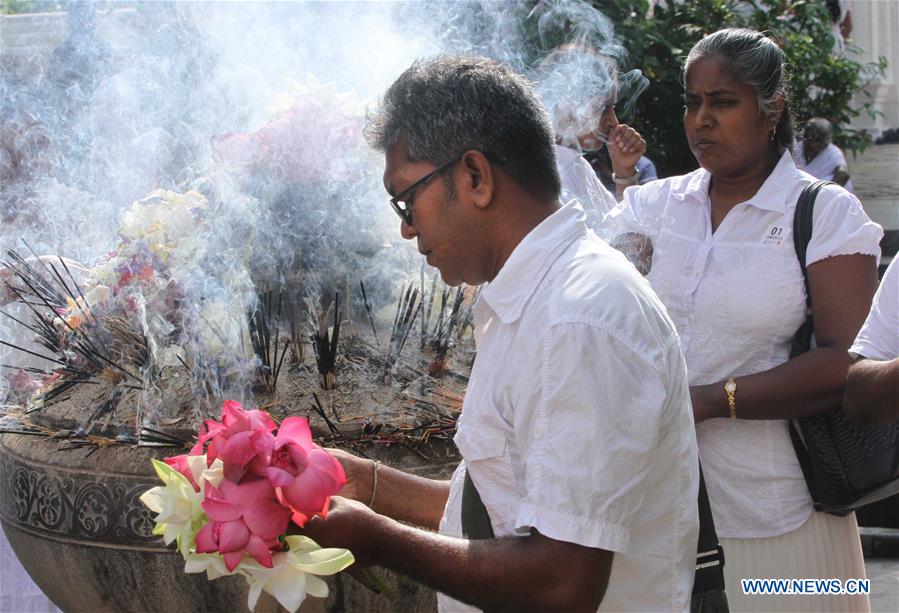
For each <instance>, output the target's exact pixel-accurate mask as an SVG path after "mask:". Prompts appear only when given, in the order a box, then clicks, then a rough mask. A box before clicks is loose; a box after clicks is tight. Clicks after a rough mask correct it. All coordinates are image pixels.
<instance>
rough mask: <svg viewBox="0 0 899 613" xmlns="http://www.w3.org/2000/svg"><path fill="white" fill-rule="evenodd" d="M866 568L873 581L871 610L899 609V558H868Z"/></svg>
mask: <svg viewBox="0 0 899 613" xmlns="http://www.w3.org/2000/svg"><path fill="white" fill-rule="evenodd" d="M865 570H866V571H867V573H868V579H869V580H870V581H871V595H870V598H871V610H872V611H876V612H877V613H881V612H882V613H896V611H899V558H868V559H867V560H865Z"/></svg>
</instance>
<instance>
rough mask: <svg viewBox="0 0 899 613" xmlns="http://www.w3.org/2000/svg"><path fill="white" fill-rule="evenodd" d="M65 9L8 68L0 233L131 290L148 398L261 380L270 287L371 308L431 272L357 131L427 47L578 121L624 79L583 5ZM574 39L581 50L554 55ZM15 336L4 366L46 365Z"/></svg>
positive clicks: (114, 288)
mask: <svg viewBox="0 0 899 613" xmlns="http://www.w3.org/2000/svg"><path fill="white" fill-rule="evenodd" d="M66 7H67V12H66V13H65V15H64V16H63V15H57V16H56V17H53V16H51V17H48V19H56V20H57V21H59V20H62V21H64V22H65V28H64V30H65V35H64V38H63V40H62V41H61V43H60V44H59V45H57V46H56V47H55V48H54V49H53V51H52V53H50V54H49V55H48V56H47V57H46V58H45V59H44V61H43V62H42V63H41V64H40V70H33V69H29V68H28V65H26V64H20V65H16V64H15V63H14V62H13V61H12V60H11V59H10V58H14V56H10V55H9V54H7V53H4V55H5V56H6V58H7V59H6V60H5V61H4V62H3V63H2V64H0V84H2V89H3V99H4V100H5V104H4V105H3V107H2V109H0V135H2V146H0V213H2V229H0V247H2V252H3V256H4V258H5V257H6V251H7V250H8V249H15V250H16V251H18V252H20V253H22V254H23V255H26V256H27V255H30V252H29V248H27V247H26V246H25V245H24V243H22V242H21V241H20V239H24V240H25V241H27V243H28V245H29V246H30V248H31V249H33V251H34V252H35V253H37V254H40V255H44V254H53V255H60V256H65V257H67V258H71V259H73V260H76V261H79V262H81V263H82V264H83V265H84V266H86V267H88V268H90V269H91V271H92V272H91V274H89V275H87V278H84V279H82V281H83V282H84V283H85V284H93V285H97V286H98V287H99V288H105V289H103V290H101V291H100V293H99V294H95V295H97V296H102V297H103V299H105V300H112V301H119V303H120V304H124V305H126V306H127V309H128V311H129V312H130V313H132V315H133V317H134V320H135V321H136V322H138V325H139V326H140V328H141V331H142V332H143V334H145V336H146V337H147V342H148V351H149V352H150V354H151V355H152V360H151V362H152V363H153V364H154V366H152V367H148V369H147V372H144V373H142V375H143V376H144V377H145V389H146V390H147V391H146V394H145V396H146V397H145V401H146V403H147V405H148V406H155V407H160V406H163V405H166V404H167V403H173V404H175V405H178V404H179V402H180V403H183V402H184V401H183V400H181V401H176V400H175V399H172V398H167V397H166V393H167V392H165V391H162V390H158V389H157V388H156V387H155V386H154V385H153V376H154V375H153V372H152V371H153V369H154V368H155V369H159V368H163V367H165V366H167V365H174V364H177V363H178V362H187V363H188V364H190V365H191V367H192V368H197V369H205V372H207V373H215V376H211V378H209V379H207V385H205V386H199V387H198V388H196V389H194V390H193V393H195V394H197V395H198V396H202V395H203V394H206V395H209V394H212V395H217V396H224V395H227V396H229V397H232V398H235V399H238V400H243V399H246V398H247V397H248V395H249V394H250V382H251V380H252V373H253V367H254V365H253V363H252V359H250V358H248V357H247V351H248V350H247V348H246V347H242V345H241V338H242V334H243V333H242V330H243V329H244V326H245V325H246V313H247V311H248V310H251V309H253V308H255V307H256V305H257V304H258V294H259V292H264V291H267V290H271V291H273V292H284V293H286V294H289V295H291V296H292V299H293V300H294V301H296V302H300V301H302V300H304V299H306V298H310V297H311V298H312V299H314V300H322V298H323V297H326V296H328V297H333V295H334V293H335V292H340V293H341V294H342V295H343V296H344V299H343V301H342V302H343V303H344V304H346V305H347V307H346V308H348V309H349V310H350V313H349V315H353V310H354V309H355V310H356V314H357V315H358V312H359V304H360V303H361V296H359V295H357V292H356V288H358V286H359V282H360V281H363V282H364V284H365V286H366V288H367V289H368V292H369V296H368V297H369V299H370V300H371V301H372V303H374V306H375V310H376V311H377V310H378V309H379V308H382V307H384V306H385V305H387V304H388V303H390V302H392V301H393V300H394V296H395V291H396V289H397V288H398V287H399V286H400V284H401V283H402V282H403V281H405V280H407V279H409V278H410V276H411V275H415V276H417V274H418V269H419V266H420V265H421V264H420V260H419V258H418V254H417V253H415V251H414V249H412V248H410V247H409V246H407V245H406V244H404V242H403V241H402V240H401V239H400V237H399V233H398V226H399V221H398V219H397V218H396V217H395V216H394V214H393V212H392V211H391V210H390V207H389V206H388V205H387V203H386V194H385V192H384V188H383V185H382V183H381V173H382V170H383V163H382V160H381V159H380V157H379V155H377V154H375V153H373V152H372V151H370V150H369V149H368V148H367V147H366V145H365V143H364V141H363V139H362V136H361V130H362V126H363V125H364V113H365V109H366V107H367V106H368V105H370V104H371V103H372V102H373V101H374V100H375V99H376V97H377V96H378V95H379V94H380V93H381V92H382V91H383V90H384V89H385V88H386V87H387V86H388V85H389V84H390V83H391V82H392V80H393V79H394V78H396V76H398V75H399V74H400V72H401V71H402V70H404V69H405V68H406V67H408V65H409V64H410V63H411V62H412V61H413V60H415V59H417V58H420V57H425V56H431V55H434V54H437V53H475V54H483V55H487V56H490V57H494V58H496V59H498V60H501V61H504V62H506V63H508V64H509V65H511V66H512V67H514V68H515V69H516V70H518V71H520V72H521V73H523V74H525V75H527V76H529V77H530V78H531V79H533V80H535V81H539V82H540V87H539V92H540V94H541V96H542V97H543V99H544V101H545V103H546V105H547V107H548V108H549V109H551V110H552V111H553V113H554V115H556V116H557V117H561V116H562V115H565V114H567V115H569V116H571V117H574V124H575V126H576V127H574V128H571V129H580V127H577V124H579V123H587V122H589V121H590V111H591V109H593V107H594V106H595V103H596V101H597V100H599V99H603V100H605V99H608V98H610V97H614V96H615V95H616V92H619V91H620V81H616V79H615V77H614V70H609V67H610V66H611V67H612V68H614V66H615V62H618V61H619V60H620V59H621V57H622V49H621V46H620V44H619V43H618V42H617V41H616V40H615V38H614V33H613V31H612V27H611V24H610V23H609V22H608V21H607V20H606V19H605V18H604V17H603V16H602V15H601V14H600V13H599V12H597V11H596V10H595V9H593V8H591V7H590V6H589V5H587V4H586V3H585V2H582V1H580V0H564V1H563V0H553V1H545V2H540V3H534V2H525V1H516V2H491V1H489V0H482V1H479V2H456V3H453V2H410V3H379V2H365V3H324V2H323V3H313V2H309V3H305V2H303V3H300V2H296V3H295V2H233V3H222V2H215V3H207V2H135V3H128V4H127V5H122V4H118V3H116V2H103V3H100V2H87V1H83V0H78V1H75V0H73V1H71V2H69V3H67V4H66ZM3 20H4V22H3V28H4V30H5V31H6V30H8V29H9V28H15V27H24V26H23V25H22V24H24V23H25V20H26V18H24V17H19V16H4V17H3ZM560 48H567V49H568V52H567V54H566V58H567V59H566V61H562V62H559V61H557V59H558V58H555V59H554V58H553V57H552V56H550V54H551V53H552V52H553V51H554V50H558V49H560ZM547 56H550V59H546V58H547ZM597 58H601V59H599V60H598V59H597ZM609 61H611V64H610V63H608V62H609ZM598 66H600V67H603V66H604V67H605V71H603V70H598V69H597V67H598ZM557 125H558V124H557ZM560 137H564V135H563V134H561V133H560ZM156 190H164V191H156ZM104 292H107V293H104ZM347 296H348V298H347ZM329 299H330V298H329ZM354 305H355V306H354ZM322 306H323V307H324V308H325V309H327V304H326V303H325V302H323V303H322ZM13 312H15V313H19V315H22V314H23V311H21V310H19V307H16V308H15V309H13ZM15 328H16V324H13V323H12V322H11V321H9V320H7V319H5V318H4V320H3V321H2V323H0V338H3V339H11V338H13V339H14V338H18V339H21V338H22V337H23V333H22V331H21V330H17V329H15ZM12 353H15V352H11V351H9V350H8V348H6V347H2V348H0V358H2V359H0V361H2V362H3V363H5V364H10V363H12V364H17V365H28V364H37V363H38V362H39V361H37V362H36V361H35V360H34V359H31V358H28V357H27V356H21V355H11V354H12ZM10 372H11V371H9V370H7V369H4V373H10ZM209 381H212V389H209V385H208V383H209ZM201 388H202V389H201ZM0 396H2V393H0ZM158 417H160V418H166V416H165V415H158Z"/></svg>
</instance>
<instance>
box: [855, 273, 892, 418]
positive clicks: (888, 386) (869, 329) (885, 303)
mask: <svg viewBox="0 0 899 613" xmlns="http://www.w3.org/2000/svg"><path fill="white" fill-rule="evenodd" d="M897 262H899V258H895V257H894V258H893V261H892V262H890V265H889V267H888V268H887V270H886V273H884V275H883V279H882V280H881V282H880V287H879V288H877V293H876V294H875V295H874V303H873V304H872V306H871V312H870V314H868V319H867V320H866V321H865V325H863V326H862V329H861V331H860V332H859V333H858V336H857V337H856V338H855V342H854V343H853V344H852V347H851V348H850V349H849V353H850V355H851V356H852V357H853V359H854V360H855V362H854V363H853V364H852V366H850V367H849V375H848V376H847V378H846V393H845V394H844V396H843V410H844V411H846V414H847V415H849V417H850V418H851V419H853V420H855V421H858V422H861V423H889V422H899V264H897Z"/></svg>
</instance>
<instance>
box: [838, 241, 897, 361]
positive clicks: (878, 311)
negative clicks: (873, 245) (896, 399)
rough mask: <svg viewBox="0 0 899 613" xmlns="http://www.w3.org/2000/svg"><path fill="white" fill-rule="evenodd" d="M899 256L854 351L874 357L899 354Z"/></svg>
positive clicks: (852, 350) (854, 346)
mask: <svg viewBox="0 0 899 613" xmlns="http://www.w3.org/2000/svg"><path fill="white" fill-rule="evenodd" d="M897 262H899V257H894V258H893V261H892V262H890V265H889V267H888V268H887V271H886V272H885V273H884V275H883V279H882V280H881V281H880V287H878V288H877V293H876V294H874V302H873V304H872V305H871V312H870V313H869V314H868V319H867V320H866V321H865V325H863V326H862V329H861V330H859V333H858V336H857V337H856V339H855V343H853V344H852V347H851V348H850V349H849V351H850V352H851V353H854V354H856V355H861V356H864V357H866V358H870V359H872V360H892V359H894V358H899V264H897Z"/></svg>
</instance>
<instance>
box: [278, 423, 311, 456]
mask: <svg viewBox="0 0 899 613" xmlns="http://www.w3.org/2000/svg"><path fill="white" fill-rule="evenodd" d="M285 439H286V440H288V441H291V442H293V443H296V444H297V445H299V446H300V447H301V448H303V449H304V450H309V449H312V445H313V443H312V431H311V430H310V429H309V420H307V419H306V418H305V417H288V418H287V419H285V420H284V421H283V422H281V427H280V428H278V440H285Z"/></svg>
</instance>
